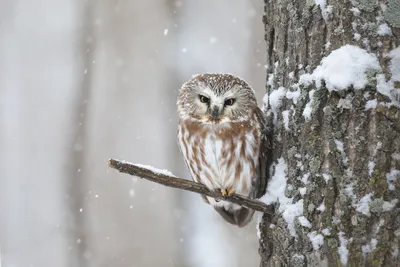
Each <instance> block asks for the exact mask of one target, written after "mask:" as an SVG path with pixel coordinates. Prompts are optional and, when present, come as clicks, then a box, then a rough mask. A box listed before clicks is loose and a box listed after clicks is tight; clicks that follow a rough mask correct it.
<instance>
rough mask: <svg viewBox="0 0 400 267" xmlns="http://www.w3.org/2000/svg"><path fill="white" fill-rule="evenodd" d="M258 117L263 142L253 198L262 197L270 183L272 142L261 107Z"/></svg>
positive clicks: (258, 109)
mask: <svg viewBox="0 0 400 267" xmlns="http://www.w3.org/2000/svg"><path fill="white" fill-rule="evenodd" d="M256 117H257V120H258V121H259V123H260V127H261V143H260V155H259V162H258V168H257V176H256V177H255V180H254V185H253V190H254V191H253V194H252V196H253V198H260V197H262V196H263V195H264V194H265V190H266V188H267V183H268V160H269V158H268V153H269V151H270V143H269V141H270V140H269V138H268V129H267V123H266V120H265V117H264V113H263V112H262V111H261V109H260V108H258V107H257V109H256Z"/></svg>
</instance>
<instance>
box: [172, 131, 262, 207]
mask: <svg viewBox="0 0 400 267" xmlns="http://www.w3.org/2000/svg"><path fill="white" fill-rule="evenodd" d="M202 127H205V128H202V129H201V131H199V129H196V130H197V131H198V132H192V133H190V131H189V130H188V129H186V128H185V126H183V125H180V128H179V131H178V141H179V144H180V147H181V150H182V153H183V155H184V158H185V162H186V164H187V166H188V168H189V171H190V174H191V176H192V178H193V180H195V181H196V182H200V183H203V184H204V185H206V186H207V187H208V188H209V189H211V190H220V189H231V190H232V191H233V192H234V193H236V194H240V195H244V196H248V195H249V193H250V191H251V189H252V181H253V179H254V177H255V175H256V166H257V165H258V159H259V150H258V149H259V142H260V139H259V132H257V134H256V135H255V133H254V131H253V128H251V127H248V128H239V129H236V130H235V129H233V128H227V129H228V131H225V134H221V131H220V130H221V129H220V128H218V127H215V126H208V125H204V126H202ZM224 127H227V126H224ZM229 127H231V126H229ZM239 127H240V126H239ZM225 130H226V129H225ZM218 131H219V132H218ZM200 133H201V134H200ZM208 200H209V202H210V204H212V205H214V206H224V207H225V208H226V209H234V208H238V207H239V206H237V205H233V204H231V203H229V202H226V201H219V202H216V201H215V200H214V199H213V198H208Z"/></svg>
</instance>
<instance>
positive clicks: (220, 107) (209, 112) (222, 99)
mask: <svg viewBox="0 0 400 267" xmlns="http://www.w3.org/2000/svg"><path fill="white" fill-rule="evenodd" d="M198 99H199V102H200V103H198V104H199V105H200V107H199V109H197V111H198V112H199V113H200V114H198V115H199V117H200V120H201V121H203V122H205V123H211V124H220V123H225V122H230V121H232V119H233V118H232V112H231V111H232V109H234V108H235V103H236V98H235V97H234V96H232V95H231V94H226V95H225V94H224V95H216V94H215V93H214V92H213V91H211V90H207V89H206V90H204V91H203V92H202V93H201V94H199V95H198Z"/></svg>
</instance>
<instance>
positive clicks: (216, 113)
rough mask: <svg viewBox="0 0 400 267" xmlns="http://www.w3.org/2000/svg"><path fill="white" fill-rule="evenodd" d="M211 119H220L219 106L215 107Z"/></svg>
mask: <svg viewBox="0 0 400 267" xmlns="http://www.w3.org/2000/svg"><path fill="white" fill-rule="evenodd" d="M211 118H212V119H213V120H218V119H219V108H218V107H217V106H214V107H213V109H212V111H211Z"/></svg>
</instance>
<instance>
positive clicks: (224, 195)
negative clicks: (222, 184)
mask: <svg viewBox="0 0 400 267" xmlns="http://www.w3.org/2000/svg"><path fill="white" fill-rule="evenodd" d="M221 195H222V197H226V196H227V191H226V189H225V188H221Z"/></svg>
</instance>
